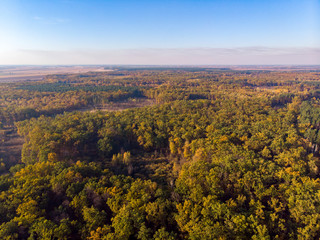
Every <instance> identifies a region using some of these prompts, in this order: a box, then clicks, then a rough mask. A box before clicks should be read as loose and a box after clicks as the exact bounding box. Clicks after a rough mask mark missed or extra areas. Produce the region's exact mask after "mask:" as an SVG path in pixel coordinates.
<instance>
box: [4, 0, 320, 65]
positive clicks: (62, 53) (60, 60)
mask: <svg viewBox="0 0 320 240" xmlns="http://www.w3.org/2000/svg"><path fill="white" fill-rule="evenodd" d="M0 64H320V0H303V1H301V0H299V1H297V0H268V1H265V0H243V1H240V0H238V1H236V0H230V1H228V0H224V1H223V0H219V1H216V0H211V1H209V0H197V1H196V0H184V1H182V0H176V1H166V0H162V1H152V0H149V1H139V0H136V1H122V0H117V1H108V0H105V1H101V0H100V1H97V0H91V1H90V0H50V1H49V0H0Z"/></svg>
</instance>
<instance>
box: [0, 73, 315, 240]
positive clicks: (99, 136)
mask: <svg viewBox="0 0 320 240" xmlns="http://www.w3.org/2000/svg"><path fill="white" fill-rule="evenodd" d="M15 139H20V140H21V146H18V145H19V144H16V145H17V146H12V145H11V144H12V141H14V140H15ZM22 144H23V145H22ZM319 151H320V71H310V70H232V69H231V68H209V67H208V68H201V67H194V68H156V67H152V68H147V67H146V68H145V67H141V68H138V67H132V68H125V67H119V68H117V69H114V70H112V71H107V72H88V73H81V74H55V75H48V76H46V77H45V79H44V80H39V81H19V82H11V83H0V216H1V217H0V239H28V240H36V239H48V240H49V239H91V240H100V239H101V240H102V239H108V240H109V239H110V240H111V239H113V240H116V239H119V240H120V239H121V240H126V239H127V240H131V239H141V240H147V239H154V240H167V239H169V240H170V239H172V240H173V239H192V240H198V239H199V240H206V239H208V240H209V239H219V240H224V239H225V240H227V239H237V240H240V239H253V240H258V239H265V240H268V239H283V240H285V239H319V238H320V153H319Z"/></svg>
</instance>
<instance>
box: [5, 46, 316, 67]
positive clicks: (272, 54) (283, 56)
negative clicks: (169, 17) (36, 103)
mask: <svg viewBox="0 0 320 240" xmlns="http://www.w3.org/2000/svg"><path fill="white" fill-rule="evenodd" d="M2 56H3V59H2V58H1V57H2ZM0 64H143V65H145V64H159V65H168V64H173V65H189V64H190V65H214V64H215V65H255V64H258V65H263V64H265V65H274V64H290V65H300V64H307V65H320V48H271V47H242V48H166V49H160V48H145V49H117V50H115V49H114V50H106V49H102V50H90V49H80V50H70V51H46V50H27V49H25V50H19V51H16V52H15V53H10V54H9V53H7V54H0Z"/></svg>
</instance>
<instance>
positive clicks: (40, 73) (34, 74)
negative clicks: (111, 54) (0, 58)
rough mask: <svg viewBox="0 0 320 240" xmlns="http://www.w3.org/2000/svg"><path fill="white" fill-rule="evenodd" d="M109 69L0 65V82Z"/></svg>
mask: <svg viewBox="0 0 320 240" xmlns="http://www.w3.org/2000/svg"><path fill="white" fill-rule="evenodd" d="M99 71H110V70H104V68H103V67H101V66H0V82H16V81H24V80H31V81H38V80H42V79H43V78H44V77H45V76H46V75H50V74H65V73H85V72H99Z"/></svg>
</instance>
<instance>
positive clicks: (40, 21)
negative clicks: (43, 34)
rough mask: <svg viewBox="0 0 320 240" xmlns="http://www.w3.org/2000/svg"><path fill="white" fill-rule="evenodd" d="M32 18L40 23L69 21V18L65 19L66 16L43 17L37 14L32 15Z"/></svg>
mask: <svg viewBox="0 0 320 240" xmlns="http://www.w3.org/2000/svg"><path fill="white" fill-rule="evenodd" d="M32 19H33V20H35V21H37V22H39V23H41V24H48V25H52V24H61V23H66V22H70V19H66V18H43V17H39V16H34V17H33V18H32Z"/></svg>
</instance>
